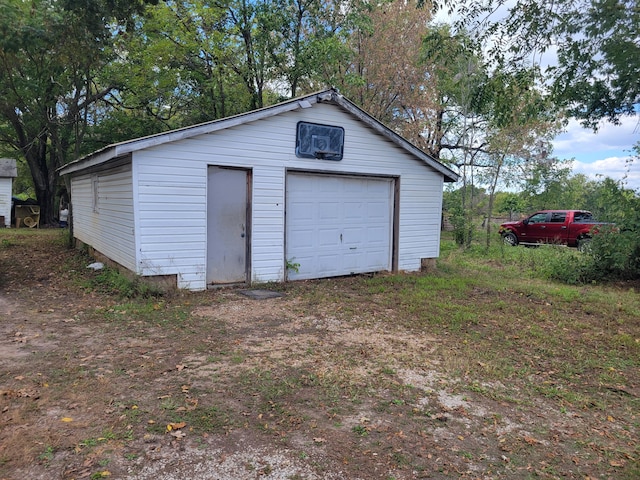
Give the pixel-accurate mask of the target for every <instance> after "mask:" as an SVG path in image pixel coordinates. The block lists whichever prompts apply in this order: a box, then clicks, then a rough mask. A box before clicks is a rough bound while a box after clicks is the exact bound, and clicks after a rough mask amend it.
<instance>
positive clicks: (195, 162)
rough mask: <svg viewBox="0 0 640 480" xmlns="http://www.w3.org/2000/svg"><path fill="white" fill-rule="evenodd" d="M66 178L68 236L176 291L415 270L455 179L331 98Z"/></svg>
mask: <svg viewBox="0 0 640 480" xmlns="http://www.w3.org/2000/svg"><path fill="white" fill-rule="evenodd" d="M60 173H61V174H62V175H69V176H70V181H71V182H70V183H71V203H72V222H73V226H72V227H73V235H74V237H75V239H76V240H78V241H80V242H81V243H83V244H86V245H88V246H89V247H91V249H92V251H94V252H95V253H96V255H97V256H98V257H101V258H107V259H109V260H111V261H112V262H114V263H115V264H116V265H118V266H119V267H121V268H122V267H124V268H126V269H128V270H130V271H131V272H133V273H135V274H137V275H139V276H142V277H159V278H161V279H164V280H165V281H166V280H169V282H170V283H171V284H174V285H175V286H177V287H178V288H185V289H190V290H203V289H205V288H206V287H207V286H209V285H216V284H232V283H247V284H250V283H255V282H270V281H276V282H279V281H285V280H295V279H310V278H321V277H330V276H339V275H348V274H352V273H365V272H377V271H402V270H405V271H415V270H419V269H420V268H421V265H422V264H423V262H424V261H425V260H426V259H434V258H436V257H437V256H438V254H439V242H440V221H441V209H442V190H443V182H454V181H456V180H457V179H458V175H457V174H456V173H454V172H453V171H451V170H450V169H449V168H447V167H445V166H444V165H442V164H441V163H439V162H438V161H436V160H434V159H433V158H431V157H430V156H428V155H427V154H425V153H424V152H422V151H421V150H419V149H418V148H416V147H415V146H413V145H412V144H411V143H409V142H408V141H407V140H405V139H403V138H402V137H400V136H398V135H397V134H395V133H393V132H392V131H391V130H389V129H388V128H387V127H385V126H384V125H382V124H381V123H379V122H378V121H376V120H375V119H373V117H371V116H370V115H368V114H367V113H365V112H364V111H362V110H361V109H359V108H358V107H356V106H355V105H354V104H353V103H351V102H350V101H349V100H347V99H345V98H344V97H343V96H341V95H340V94H339V93H337V92H336V91H334V90H326V91H323V92H319V93H315V94H312V95H308V96H305V97H300V98H296V99H293V100H289V101H287V102H284V103H281V104H278V105H275V106H272V107H267V108H263V109H260V110H256V111H253V112H249V113H246V114H243V115H237V116H234V117H230V118H225V119H222V120H217V121H213V122H208V123H204V124H200V125H195V126H192V127H188V128H183V129H179V130H174V131H170V132H166V133H162V134H158V135H154V136H150V137H145V138H139V139H135V140H131V141H127V142H123V143H118V144H114V145H110V146H108V147H105V148H104V149H102V150H99V151H97V152H95V153H93V154H91V155H89V156H86V157H84V158H81V159H79V160H77V161H75V162H72V163H70V164H68V165H66V166H65V167H63V168H62V169H61V171H60Z"/></svg>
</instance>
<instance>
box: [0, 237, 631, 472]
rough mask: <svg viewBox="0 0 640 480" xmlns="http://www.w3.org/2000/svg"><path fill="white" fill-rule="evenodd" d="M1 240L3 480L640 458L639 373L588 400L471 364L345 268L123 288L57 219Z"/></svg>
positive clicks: (568, 466) (594, 467) (607, 464)
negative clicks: (140, 292)
mask: <svg viewBox="0 0 640 480" xmlns="http://www.w3.org/2000/svg"><path fill="white" fill-rule="evenodd" d="M0 241H3V242H4V243H3V248H1V249H0V415H1V416H0V479H11V480H22V479H34V480H35V479H47V480H49V479H78V480H79V479H98V478H117V479H128V480H151V479H185V478H189V479H230V480H233V479H413V478H434V479H444V478H470V479H471V478H473V479H476V478H477V479H492V478H523V479H524V478H576V479H578V478H580V479H595V478H608V479H609V478H610V479H618V478H633V476H634V475H635V474H637V473H638V472H640V469H638V467H637V465H638V463H637V462H638V453H639V450H638V426H639V417H638V414H639V412H638V411H635V412H634V411H633V409H632V408H630V405H631V406H637V405H638V403H637V402H635V403H634V402H631V403H630V402H628V401H627V399H628V398H632V399H637V397H638V393H639V392H638V389H637V386H635V385H634V384H633V383H632V382H631V383H629V384H628V385H626V386H625V387H624V388H623V387H620V388H619V389H618V391H616V389H615V388H607V389H606V391H603V392H602V395H603V401H605V402H606V407H604V408H581V407H577V406H575V405H572V404H570V403H565V404H562V405H559V403H558V401H557V399H556V398H551V397H547V396H545V395H537V396H535V397H531V396H530V395H529V394H528V393H525V391H524V389H521V386H520V385H518V384H517V383H514V384H510V385H507V384H504V383H502V382H500V381H495V380H491V381H486V382H484V383H483V382H478V381H476V380H470V379H469V378H466V377H465V370H466V369H467V368H466V365H464V363H463V362H466V361H467V360H466V358H460V357H457V356H456V351H458V350H457V348H458V345H457V344H456V341H457V340H456V339H452V338H450V337H449V335H448V334H446V333H442V332H439V331H437V330H434V329H425V330H424V331H417V330H416V329H408V328H406V327H404V326H403V325H404V323H403V322H400V321H399V319H398V318H397V317H396V316H397V315H398V313H397V312H396V311H395V310H394V309H392V308H388V309H385V308H378V309H374V310H371V309H366V312H364V310H365V309H363V312H360V311H358V309H355V310H354V309H353V305H354V304H353V302H349V303H348V305H349V306H350V307H348V308H349V311H345V309H346V308H347V307H346V306H345V304H343V303H341V302H340V301H339V299H340V298H341V296H342V295H345V292H347V293H346V295H349V294H351V295H357V294H358V293H357V291H356V290H350V282H351V281H352V280H350V279H337V280H334V281H332V282H326V281H325V282H321V283H317V284H313V283H310V284H300V285H297V286H295V287H292V288H291V287H290V288H285V289H284V291H283V292H282V293H283V294H284V296H282V297H279V298H271V299H263V300H254V299H251V298H248V297H246V296H245V295H243V294H241V292H240V291H239V290H238V289H225V290H216V291H209V292H203V293H197V294H190V293H174V294H172V295H168V296H164V297H157V298H151V299H147V300H127V299H124V298H122V297H121V296H119V295H116V294H114V293H112V292H109V291H103V290H102V289H101V288H99V287H96V286H95V284H94V283H91V282H92V279H93V278H94V277H95V276H96V275H97V274H98V273H97V272H94V271H92V270H88V269H87V268H86V265H87V264H88V263H89V260H88V259H87V258H86V257H83V256H81V255H79V254H78V253H77V252H74V251H69V250H67V249H66V248H65V247H64V244H63V242H62V241H61V236H60V234H59V232H56V231H51V232H42V233H39V234H38V235H26V236H9V235H8V234H6V233H0ZM309 285H310V286H309ZM318 288H322V289H323V293H322V295H320V294H318V293H317V289H318ZM327 290H329V291H331V290H334V291H335V294H334V295H333V296H331V295H327V294H326V293H327V292H326V291H327ZM314 292H316V293H314ZM349 292H351V293H349ZM514 299H515V296H514V298H513V299H510V300H514ZM360 301H362V302H364V303H366V302H367V299H366V296H363V298H362V299H361V300H360ZM364 303H363V305H364ZM551 373H553V372H544V371H542V370H541V371H538V372H533V373H532V375H537V376H539V379H540V382H541V383H542V382H545V381H548V380H549V378H550V377H549V374H551ZM545 375H546V376H545ZM636 375H637V372H636ZM619 398H623V399H625V401H618V400H617V399H619Z"/></svg>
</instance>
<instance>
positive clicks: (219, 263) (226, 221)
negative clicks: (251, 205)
mask: <svg viewBox="0 0 640 480" xmlns="http://www.w3.org/2000/svg"><path fill="white" fill-rule="evenodd" d="M247 179H248V172H247V171H246V170H239V169H229V168H220V167H213V166H210V167H209V168H208V185H207V285H210V284H225V283H241V282H246V281H247V275H248V268H247V255H248V254H247V251H248V248H247V246H248V241H249V240H248V238H249V232H248V225H247V218H248V208H247V205H248V181H247Z"/></svg>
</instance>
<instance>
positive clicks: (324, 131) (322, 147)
mask: <svg viewBox="0 0 640 480" xmlns="http://www.w3.org/2000/svg"><path fill="white" fill-rule="evenodd" d="M343 148H344V128H342V127H335V126H331V125H320V124H317V123H307V122H298V128H297V132H296V156H297V157H300V158H318V159H320V160H334V161H339V160H342V152H343Z"/></svg>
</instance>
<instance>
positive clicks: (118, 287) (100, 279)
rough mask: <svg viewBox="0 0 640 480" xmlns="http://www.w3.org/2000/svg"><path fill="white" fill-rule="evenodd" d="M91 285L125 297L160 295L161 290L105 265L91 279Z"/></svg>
mask: <svg viewBox="0 0 640 480" xmlns="http://www.w3.org/2000/svg"><path fill="white" fill-rule="evenodd" d="M89 285H90V287H91V288H92V289H95V290H97V291H99V292H101V293H106V294H110V295H118V296H120V297H124V298H135V297H142V298H148V297H159V296H161V292H160V291H159V290H158V289H157V288H155V287H154V286H153V285H150V284H148V283H146V282H144V281H143V280H141V279H140V278H138V277H135V278H133V279H132V278H129V277H128V276H126V275H123V274H121V273H120V272H118V270H116V269H114V268H110V267H108V266H105V267H104V268H103V269H102V270H98V271H97V272H96V274H95V275H94V276H93V277H92V278H91V279H90V280H89Z"/></svg>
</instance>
